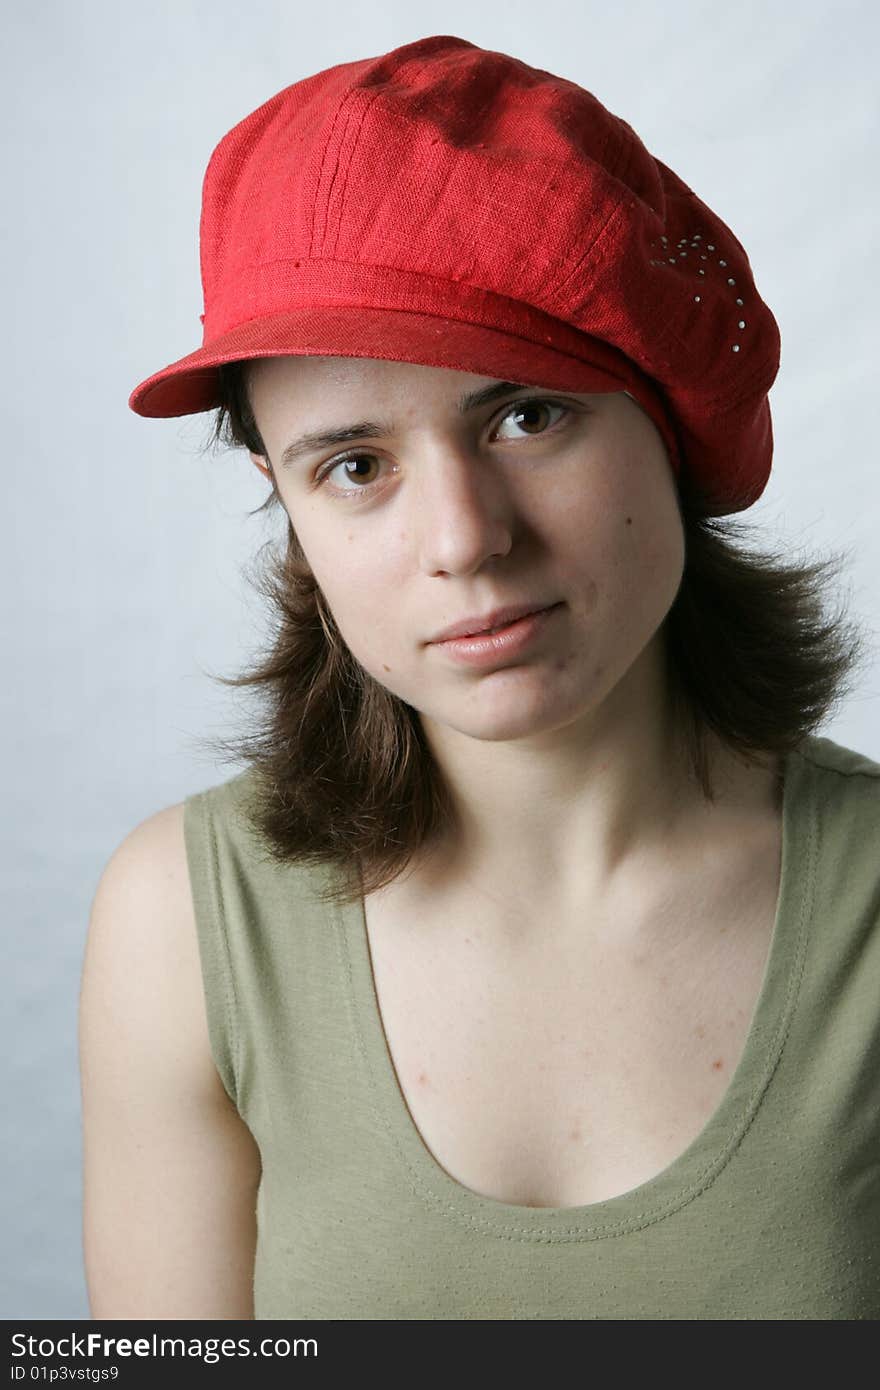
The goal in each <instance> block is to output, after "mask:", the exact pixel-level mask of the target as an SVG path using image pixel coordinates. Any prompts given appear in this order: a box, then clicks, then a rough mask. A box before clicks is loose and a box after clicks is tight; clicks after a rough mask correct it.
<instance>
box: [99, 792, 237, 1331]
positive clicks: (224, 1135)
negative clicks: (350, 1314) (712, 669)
mask: <svg viewBox="0 0 880 1390" xmlns="http://www.w3.org/2000/svg"><path fill="white" fill-rule="evenodd" d="M183 813H184V804H183V803H182V802H181V803H177V804H175V805H172V806H168V807H166V808H165V809H163V810H161V811H158V812H156V813H155V814H154V815H151V816H149V817H148V818H147V819H146V820H144V821H142V822H141V823H140V824H139V825H137V826H136V827H135V828H134V829H133V830H132V831H130V832H129V834H127V835H126V836H125V838H124V839H123V840H122V841H121V843H120V844H119V845H118V846H117V848H116V849H115V850H114V851H113V853H112V854H111V856H110V858H109V860H108V862H107V864H106V866H105V868H104V870H103V872H102V874H101V876H100V880H99V882H98V884H97V888H96V891H95V895H94V900H93V903H92V909H91V914H90V917H89V923H88V933H87V940H86V946H85V954H84V961H83V968H82V982H81V988H80V1007H79V1045H80V1071H81V1083H82V1125H83V1241H84V1254H85V1262H86V1275H87V1282H88V1288H89V1299H90V1306H91V1310H92V1316H93V1317H111V1318H113V1317H116V1318H129V1317H130V1318H188V1317H191V1318H205V1317H207V1318H250V1317H253V1302H252V1299H253V1262H254V1253H255V1241H256V1216H255V1206H256V1192H257V1188H258V1186H259V1179H260V1173H261V1167H260V1154H259V1149H258V1147H257V1144H256V1141H255V1139H254V1137H253V1135H252V1134H251V1133H250V1131H249V1129H248V1128H247V1126H246V1124H245V1123H244V1121H243V1119H242V1118H241V1116H240V1115H239V1114H238V1112H237V1110H236V1108H235V1106H234V1104H233V1103H232V1101H231V1100H230V1098H229V1096H228V1095H227V1094H226V1091H225V1089H224V1087H223V1083H222V1081H221V1079H220V1076H219V1074H218V1072H217V1068H216V1066H215V1064H214V1061H213V1057H212V1053H211V1046H210V1041H209V1035H208V1023H207V1008H206V1002H205V994H204V985H203V981H202V972H201V962H200V956H199V945H198V937H197V932H196V919H195V911H194V905H193V899H192V893H191V889H190V881H189V869H188V863H187V855H186V843H185V839H184V830H183Z"/></svg>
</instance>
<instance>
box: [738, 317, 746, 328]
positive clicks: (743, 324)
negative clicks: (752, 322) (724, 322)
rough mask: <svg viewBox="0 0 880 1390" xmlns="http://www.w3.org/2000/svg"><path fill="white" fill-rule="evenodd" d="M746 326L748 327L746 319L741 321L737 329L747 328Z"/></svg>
mask: <svg viewBox="0 0 880 1390" xmlns="http://www.w3.org/2000/svg"><path fill="white" fill-rule="evenodd" d="M745 326H746V321H745V319H740V321H739V323H738V324H737V328H745Z"/></svg>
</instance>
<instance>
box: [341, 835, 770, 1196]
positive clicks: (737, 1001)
mask: <svg viewBox="0 0 880 1390" xmlns="http://www.w3.org/2000/svg"><path fill="white" fill-rule="evenodd" d="M779 853H780V845H779V842H778V841H773V840H772V838H771V840H769V841H768V842H767V843H765V844H764V845H763V846H762V848H761V849H760V851H759V852H757V853H756V852H752V853H751V854H750V856H749V858H748V862H747V863H746V862H743V863H741V864H740V865H739V866H731V870H729V871H728V872H727V873H725V874H724V875H723V876H721V877H720V878H717V879H716V880H715V881H711V880H703V881H700V882H697V881H694V882H693V883H691V884H690V886H689V887H688V886H687V885H683V886H680V887H679V889H677V890H676V891H675V892H670V893H669V894H667V895H666V896H665V897H663V898H660V899H658V901H657V902H656V904H655V906H654V911H653V914H652V915H651V914H649V916H648V918H647V919H642V918H640V919H639V920H638V922H636V923H632V924H631V923H628V922H627V921H626V919H625V918H624V919H617V920H612V919H610V918H609V919H602V918H599V917H597V916H595V915H593V914H591V913H589V912H585V914H584V916H583V918H582V919H581V920H578V919H577V918H576V917H573V918H572V920H571V921H570V922H566V923H564V924H560V922H559V921H552V920H547V921H544V922H543V923H542V922H541V921H540V920H539V919H538V917H537V915H536V917H535V920H534V921H533V922H532V923H531V925H530V926H529V929H528V930H525V929H521V927H519V928H515V929H507V930H505V926H504V924H503V923H501V922H499V920H498V917H497V913H496V912H495V911H494V909H493V911H492V912H491V913H489V912H487V911H486V909H485V907H483V908H481V905H480V900H479V899H478V898H477V899H474V898H473V897H471V898H470V899H469V900H468V901H464V900H462V901H461V902H460V903H458V904H455V903H453V902H452V901H451V900H447V901H446V902H445V903H444V906H443V910H442V912H440V911H439V910H438V909H436V908H429V907H428V906H427V905H426V904H425V903H424V902H421V903H419V902H417V901H414V900H413V899H412V897H411V896H410V897H407V896H406V895H398V896H395V895H394V894H388V893H387V890H386V892H385V893H383V894H378V895H375V896H374V897H372V898H368V899H367V901H366V904H365V908H366V920H367V928H368V937H369V946H370V956H371V961H372V970H373V981H374V986H375V992H376V998H377V1003H378V1006H379V1011H380V1014H381V1019H382V1026H383V1029H384V1033H385V1038H386V1043H387V1046H388V1051H389V1053H390V1056H391V1059H392V1062H393V1067H394V1071H395V1073H396V1077H397V1082H398V1085H399V1087H400V1090H401V1092H402V1094H403V1097H404V1099H405V1101H406V1105H407V1108H408V1110H409V1113H410V1116H411V1118H412V1121H413V1123H414V1125H415V1127H416V1129H417V1131H418V1133H419V1135H420V1137H421V1139H422V1141H423V1143H424V1144H425V1146H426V1147H427V1149H428V1150H429V1151H430V1153H431V1155H432V1156H433V1158H434V1159H435V1161H436V1162H437V1163H439V1165H440V1166H441V1167H442V1168H443V1169H445V1170H446V1172H447V1173H448V1174H449V1175H450V1176H451V1177H452V1178H453V1179H455V1180H456V1181H457V1182H458V1183H460V1184H461V1185H462V1186H464V1187H466V1188H468V1189H470V1190H471V1191H474V1192H476V1193H478V1194H480V1195H483V1196H486V1197H490V1198H495V1199H496V1200H499V1201H503V1202H512V1203H516V1204H518V1205H525V1206H538V1207H540V1206H581V1205H587V1204H589V1203H593V1202H598V1201H602V1200H605V1199H607V1198H610V1197H613V1196H616V1195H618V1194H619V1193H622V1192H627V1191H630V1190H631V1189H632V1188H634V1187H637V1186H639V1185H640V1184H641V1183H643V1182H645V1181H647V1180H648V1179H650V1178H652V1177H654V1176H656V1174H658V1173H659V1172H661V1171H662V1170H663V1169H664V1168H666V1167H667V1166H668V1165H669V1164H670V1163H671V1162H672V1161H673V1160H674V1159H676V1158H677V1157H678V1156H679V1155H680V1154H681V1153H683V1152H684V1150H685V1149H686V1148H687V1147H688V1146H689V1144H690V1143H691V1142H692V1141H693V1140H694V1139H695V1138H696V1137H697V1135H698V1134H699V1132H700V1131H701V1129H702V1128H703V1127H704V1125H705V1124H706V1122H707V1121H708V1120H709V1118H710V1117H711V1116H712V1114H713V1112H714V1111H715V1110H716V1109H717V1107H718V1105H719V1103H720V1101H721V1098H722V1096H723V1094H724V1092H725V1090H726V1089H727V1087H728V1085H729V1084H730V1080H731V1077H732V1075H733V1072H734V1070H735V1069H736V1066H737V1064H738V1062H739V1059H740V1057H741V1055H742V1051H743V1048H744V1045H745V1042H746V1038H747V1035H748V1032H749V1027H750V1023H751V1019H752V1015H753V1012H754V1008H755V1005H756V1002H757V999H758V995H759V992H760V989H761V984H762V980H763V976H764V969H765V966H766V962H767V957H768V951H769V947H770V941H771V937H772V932H773V925H774V921H775V913H776V905H777V897H778V891H779V868H780V865H779ZM734 889H736V891H733V890H734Z"/></svg>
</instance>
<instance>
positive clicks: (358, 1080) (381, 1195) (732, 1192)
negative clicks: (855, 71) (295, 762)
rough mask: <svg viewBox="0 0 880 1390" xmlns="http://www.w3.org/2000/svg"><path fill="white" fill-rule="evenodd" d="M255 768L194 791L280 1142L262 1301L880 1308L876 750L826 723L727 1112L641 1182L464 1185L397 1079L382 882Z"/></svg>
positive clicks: (244, 1043) (229, 953)
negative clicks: (354, 878) (265, 789)
mask: <svg viewBox="0 0 880 1390" xmlns="http://www.w3.org/2000/svg"><path fill="white" fill-rule="evenodd" d="M251 775H252V774H251V772H250V770H246V771H245V772H241V773H239V774H238V775H237V776H234V777H232V778H230V779H229V780H228V781H226V782H224V783H222V784H220V785H218V786H214V787H211V788H209V789H208V790H206V791H202V792H199V793H196V794H194V795H192V796H190V797H188V798H187V800H186V801H185V803H184V829H185V836H186V850H187V858H188V863H189V871H190V881H191V886H192V894H193V903H194V908H195V915H196V923H197V930H198V940H199V951H200V958H201V963H202V974H203V981H204V989H205V999H206V1005H207V1017H208V1029H209V1037H210V1043H211V1049H212V1054H213V1057H214V1061H215V1064H216V1066H217V1069H218V1072H219V1075H220V1077H221V1079H222V1081H223V1084H224V1086H225V1088H226V1090H227V1092H228V1094H229V1096H230V1097H231V1099H232V1101H233V1102H234V1104H235V1106H236V1108H237V1110H238V1112H239V1114H240V1115H241V1117H242V1118H243V1120H244V1121H245V1123H246V1125H247V1126H248V1128H249V1130H250V1131H251V1133H252V1134H253V1136H254V1138H255V1140H256V1142H257V1144H258V1146H259V1150H260V1154H261V1158H262V1178H261V1182H260V1187H259V1193H258V1197H257V1228H258V1238H257V1251H256V1260H255V1266H254V1308H255V1317H256V1318H258V1319H287V1318H294V1319H298V1318H303V1319H309V1318H316V1319H317V1318H320V1319H333V1318H344V1319H395V1320H396V1319H475V1318H478V1319H512V1318H531V1319H586V1318H590V1319H697V1318H700V1319H783V1318H793V1319H807V1318H809V1319H814V1318H816V1319H865V1318H868V1319H871V1318H877V1317H880V764H878V763H877V762H874V761H873V760H872V759H870V758H869V757H867V756H866V755H864V754H861V753H858V752H856V751H854V750H852V749H849V748H845V747H843V746H842V745H840V744H838V743H835V742H833V741H832V740H831V739H828V738H821V737H817V736H808V737H807V738H805V739H804V740H802V742H801V744H800V745H799V747H798V748H797V749H796V750H795V751H794V752H792V753H790V754H789V755H788V756H787V758H786V760H785V766H784V790H783V808H782V817H783V826H782V871H781V882H780V887H779V895H778V900H777V906H776V918H775V922H774V927H773V934H772V938H771V941H770V947H769V953H768V956H767V961H766V965H765V968H764V975H763V980H762V983H761V987H760V990H759V994H758V997H757V1001H756V1004H755V1007H754V1010H753V1013H752V1018H751V1021H750V1025H749V1030H748V1034H747V1038H746V1042H745V1046H744V1049H743V1052H742V1054H741V1057H740V1060H739V1063H738V1065H737V1066H736V1068H735V1070H734V1073H733V1075H732V1077H731V1080H730V1084H729V1086H728V1088H727V1090H726V1091H725V1092H724V1094H723V1096H722V1098H721V1101H720V1103H719V1105H718V1107H717V1108H716V1110H715V1111H714V1112H713V1114H712V1115H711V1117H710V1118H709V1120H708V1122H707V1123H706V1124H705V1125H704V1127H703V1129H702V1130H701V1131H700V1133H699V1134H698V1135H697V1136H696V1138H695V1139H694V1140H693V1141H692V1142H691V1143H690V1144H689V1146H688V1147H687V1148H686V1149H685V1150H684V1152H682V1153H681V1154H680V1155H679V1157H678V1158H676V1159H675V1160H674V1161H673V1162H672V1163H671V1164H669V1166H668V1167H666V1168H665V1169H664V1170H663V1171H662V1172H660V1173H658V1174H657V1175H656V1176H655V1177H653V1178H651V1179H650V1180H648V1181H647V1182H644V1183H642V1184H640V1185H639V1186H638V1187H636V1188H634V1189H632V1190H631V1191H629V1192H625V1193H623V1194H621V1195H619V1196H615V1197H612V1198H610V1199H608V1200H606V1201H600V1202H596V1203H593V1204H590V1205H588V1206H580V1207H528V1206H517V1205H513V1204H509V1203H506V1202H499V1201H497V1200H495V1199H493V1198H489V1197H484V1196H481V1195H479V1194H477V1193H475V1192H473V1191H471V1190H470V1189H468V1188H466V1187H464V1186H462V1185H461V1184H460V1183H458V1182H457V1181H455V1180H454V1179H453V1178H452V1177H451V1176H450V1175H449V1174H448V1173H447V1172H446V1170H445V1169H444V1168H443V1167H442V1166H441V1165H440V1164H439V1163H438V1162H437V1161H436V1160H435V1158H434V1157H433V1154H432V1153H431V1151H430V1149H429V1148H428V1147H427V1145H426V1144H425V1142H424V1141H423V1139H422V1137H421V1135H420V1133H419V1131H418V1129H417V1128H416V1126H415V1123H414V1121H413V1119H412V1116H411V1114H410V1112H409V1109H408V1107H407V1105H406V1102H405V1100H404V1096H403V1092H402V1090H401V1088H400V1085H399V1083H398V1079H397V1075H396V1072H395V1070H394V1065H393V1062H392V1058H391V1053H390V1051H389V1048H388V1045H387V1041H386V1037H385V1033H384V1028H383V1023H382V1016H381V1012H380V1009H379V1003H378V998H377V993H376V988H375V980H374V976H373V970H372V965H371V960H370V951H369V939H368V935H367V929H366V918H365V914H364V907H363V902H362V901H360V902H359V903H355V904H352V905H351V906H348V907H342V908H336V907H332V906H331V907H328V906H326V905H324V904H322V903H321V902H320V901H318V899H317V896H316V890H319V889H320V888H321V887H322V886H324V885H326V883H327V882H328V878H327V875H328V874H330V873H333V872H335V870H333V868H332V866H331V865H325V866H321V867H305V866H303V865H290V864H289V865H279V864H276V863H274V862H273V861H272V860H271V858H269V857H268V855H267V853H266V852H265V851H264V850H263V849H262V847H261V846H260V844H259V842H258V840H257V839H256V837H255V835H254V832H253V830H252V828H251V826H250V823H249V822H246V820H245V818H244V816H243V814H242V796H243V794H244V793H245V792H246V789H247V786H248V778H249V777H251Z"/></svg>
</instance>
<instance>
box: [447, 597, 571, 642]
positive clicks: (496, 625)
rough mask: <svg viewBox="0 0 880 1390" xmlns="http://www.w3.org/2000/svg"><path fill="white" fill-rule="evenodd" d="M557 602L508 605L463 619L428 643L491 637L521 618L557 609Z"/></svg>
mask: <svg viewBox="0 0 880 1390" xmlns="http://www.w3.org/2000/svg"><path fill="white" fill-rule="evenodd" d="M559 602H560V601H557V602H554V603H542V602H540V601H538V602H535V603H521V604H508V605H507V606H506V607H504V608H496V609H494V610H493V611H492V612H491V613H486V614H484V615H483V616H482V617H474V618H465V619H464V621H463V622H460V623H453V624H451V626H450V627H447V628H444V630H443V631H442V632H439V633H437V634H436V635H435V636H434V637H432V638H431V639H430V642H431V643H442V642H450V641H455V640H457V639H460V638H465V637H491V636H492V635H493V634H494V633H497V632H504V631H505V630H506V629H507V628H509V627H510V626H511V625H512V624H513V623H516V622H519V621H520V619H522V618H526V617H530V616H532V615H534V614H536V613H545V612H547V611H549V610H550V609H551V608H557V607H559Z"/></svg>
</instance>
